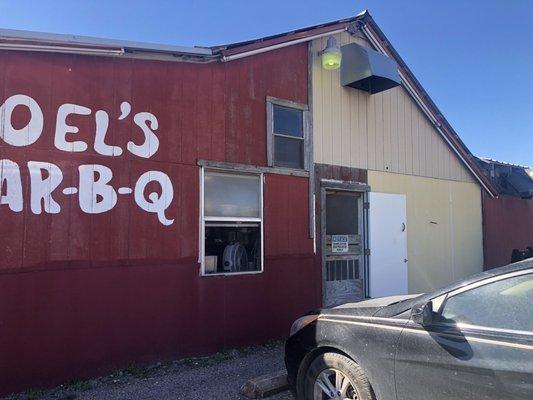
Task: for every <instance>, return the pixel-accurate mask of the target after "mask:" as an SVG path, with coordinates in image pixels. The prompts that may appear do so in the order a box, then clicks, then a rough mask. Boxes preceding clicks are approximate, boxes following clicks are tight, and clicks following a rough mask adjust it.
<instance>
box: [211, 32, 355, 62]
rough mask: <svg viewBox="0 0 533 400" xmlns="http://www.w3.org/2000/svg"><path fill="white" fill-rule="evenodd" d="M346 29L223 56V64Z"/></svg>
mask: <svg viewBox="0 0 533 400" xmlns="http://www.w3.org/2000/svg"><path fill="white" fill-rule="evenodd" d="M346 29H347V28H346V27H344V28H341V29H336V30H333V31H329V32H324V33H320V34H318V35H313V36H308V37H304V38H300V39H295V40H289V41H287V42H283V43H278V44H273V45H271V46H266V47H262V48H260V49H255V50H250V51H245V52H242V53H237V54H232V55H229V56H223V57H222V58H221V60H222V61H223V62H228V61H233V60H238V59H240V58H245V57H250V56H253V55H256V54H260V53H265V52H267V51H272V50H276V49H281V48H283V47H288V46H292V45H295V44H298V43H304V42H309V41H311V40H315V39H319V38H321V37H324V36H329V35H334V34H336V33H341V32H344V31H346Z"/></svg>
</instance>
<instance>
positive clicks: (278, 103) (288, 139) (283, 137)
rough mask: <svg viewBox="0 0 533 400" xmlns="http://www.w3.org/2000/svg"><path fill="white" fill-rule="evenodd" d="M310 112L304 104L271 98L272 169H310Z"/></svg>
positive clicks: (269, 153)
mask: <svg viewBox="0 0 533 400" xmlns="http://www.w3.org/2000/svg"><path fill="white" fill-rule="evenodd" d="M307 110H308V108H307V106H306V105H303V104H297V103H293V102H291V101H287V100H279V99H274V98H270V97H269V98H267V127H268V164H269V166H271V167H283V168H294V169H305V170H307V169H308V165H307V163H308V160H307V157H306V149H307V147H308V146H307V141H308V134H307V126H308V123H307V119H308V115H309V113H308V111H307Z"/></svg>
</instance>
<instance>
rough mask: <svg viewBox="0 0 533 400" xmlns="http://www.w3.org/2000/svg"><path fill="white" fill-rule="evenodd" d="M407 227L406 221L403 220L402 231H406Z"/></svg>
mask: <svg viewBox="0 0 533 400" xmlns="http://www.w3.org/2000/svg"><path fill="white" fill-rule="evenodd" d="M405 228H406V226H405V222H402V232H405Z"/></svg>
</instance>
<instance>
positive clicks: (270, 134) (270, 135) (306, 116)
mask: <svg viewBox="0 0 533 400" xmlns="http://www.w3.org/2000/svg"><path fill="white" fill-rule="evenodd" d="M275 105H276V106H281V107H287V108H292V109H295V110H300V111H302V112H303V118H302V120H303V127H302V128H303V138H298V137H295V136H290V135H283V134H278V133H275V132H274V106H275ZM266 116H267V163H268V166H269V167H275V168H280V169H281V168H282V169H286V170H294V171H307V172H309V169H310V164H311V160H310V151H311V145H310V140H309V136H310V131H311V129H310V124H311V120H310V117H311V116H310V112H309V106H308V105H307V104H301V103H296V102H294V101H290V100H284V99H278V98H276V97H270V96H267V98H266ZM275 136H280V137H288V138H291V139H300V140H303V143H304V148H303V152H304V154H303V162H304V165H303V168H290V167H283V166H280V165H276V164H275V161H274V160H275V154H274V151H275V150H274V148H275V145H274V139H275Z"/></svg>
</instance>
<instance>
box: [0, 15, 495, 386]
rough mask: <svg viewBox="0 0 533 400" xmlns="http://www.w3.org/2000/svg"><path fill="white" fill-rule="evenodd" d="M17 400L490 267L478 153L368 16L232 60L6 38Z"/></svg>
mask: <svg viewBox="0 0 533 400" xmlns="http://www.w3.org/2000/svg"><path fill="white" fill-rule="evenodd" d="M0 182H1V192H0V221H1V223H2V229H1V230H0V260H1V261H0V392H1V393H9V392H12V391H17V390H22V389H25V388H28V387H49V386H53V385H55V384H58V383H61V382H64V381H67V380H70V379H75V378H76V379H77V378H83V377H89V376H92V375H95V374H99V373H103V372H106V371H109V370H111V369H114V368H120V367H124V366H127V365H131V364H132V363H140V364H142V363H149V362H154V361H159V360H165V359H176V358H182V357H187V356H196V355H205V354H210V353H213V352H216V351H218V350H220V349H223V348H225V347H231V346H240V345H246V344H251V343H259V342H264V341H266V340H269V339H272V338H279V337H282V336H284V335H286V334H287V331H288V328H289V326H290V324H291V322H292V320H293V319H294V318H296V317H297V316H299V315H301V314H302V313H304V312H306V311H308V310H310V309H312V308H315V307H319V306H321V305H324V304H326V305H329V304H334V303H338V302H341V301H355V300H360V299H363V298H365V297H369V296H372V297H375V296H379V295H385V294H391V293H401V292H420V291H425V290H430V289H432V288H435V287H437V286H442V285H444V284H447V283H449V282H450V281H452V280H455V279H459V278H461V277H463V276H465V275H468V274H470V273H472V272H476V271H479V270H481V269H482V265H483V251H482V221H481V192H482V191H485V192H486V193H487V194H488V195H492V194H493V193H494V191H493V188H492V187H491V185H490V182H488V181H487V180H486V178H484V176H483V174H481V173H480V171H479V168H478V167H477V164H476V163H475V162H473V160H472V156H471V154H470V152H469V151H468V149H467V148H466V147H465V146H464V144H463V143H462V142H461V140H460V139H459V137H458V136H457V134H456V133H455V132H454V131H453V129H452V128H451V127H450V125H449V124H448V123H447V122H446V120H445V119H444V117H443V116H442V115H441V114H440V112H439V111H438V109H437V108H436V106H435V105H434V104H433V102H432V101H431V100H430V99H429V97H428V96H427V94H426V93H425V92H424V90H423V89H422V87H421V86H420V84H419V83H418V81H417V80H416V79H415V78H414V76H413V75H412V73H411V72H410V71H409V69H408V68H407V66H406V65H405V63H404V62H403V61H402V60H401V58H400V56H399V55H398V54H397V53H396V52H395V50H394V49H393V48H392V46H391V45H390V43H389V42H388V41H387V40H386V38H385V36H384V35H383V33H382V32H381V30H380V29H379V27H378V26H377V25H376V23H375V22H374V21H373V19H372V18H371V16H370V15H369V14H368V13H366V12H365V13H362V14H360V15H358V16H356V17H353V18H349V19H344V20H339V21H334V22H331V23H327V24H322V25H320V26H314V27H309V28H304V29H301V30H297V31H293V32H290V33H285V34H280V35H276V36H272V37H265V38H262V39H259V40H254V41H250V42H244V43H236V44H231V45H225V46H218V47H213V48H200V47H198V48H184V47H177V46H162V45H153V44H145V43H134V42H124V41H115V40H107V39H95V38H85V37H79V36H68V35H55V34H45V33H34V32H24V31H11V30H0Z"/></svg>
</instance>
